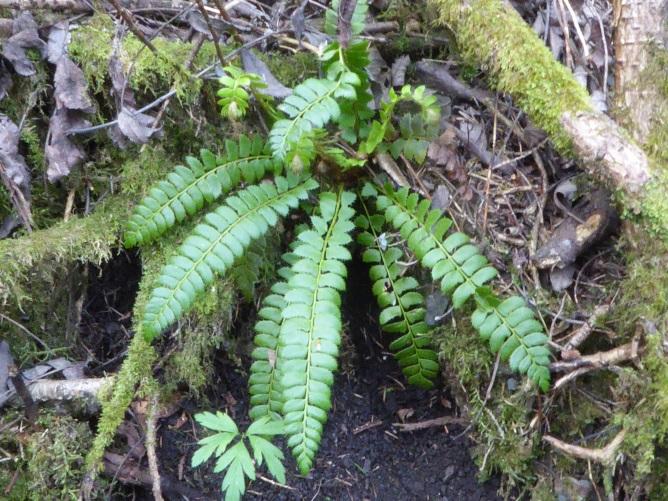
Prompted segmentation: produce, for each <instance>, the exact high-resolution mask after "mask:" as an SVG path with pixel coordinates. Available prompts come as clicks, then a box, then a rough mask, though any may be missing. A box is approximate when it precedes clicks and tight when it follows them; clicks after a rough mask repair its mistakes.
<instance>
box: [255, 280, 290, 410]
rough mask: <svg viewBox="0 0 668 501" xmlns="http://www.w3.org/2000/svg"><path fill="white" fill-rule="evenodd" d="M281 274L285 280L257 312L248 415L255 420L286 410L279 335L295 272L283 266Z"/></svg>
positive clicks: (274, 288) (276, 284)
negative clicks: (278, 353)
mask: <svg viewBox="0 0 668 501" xmlns="http://www.w3.org/2000/svg"><path fill="white" fill-rule="evenodd" d="M278 275H279V276H280V277H282V278H283V280H284V281H280V282H276V283H275V284H274V285H273V286H272V287H271V293H270V294H269V295H267V296H266V297H265V298H264V299H263V300H262V306H261V307H260V311H258V317H259V320H258V321H257V323H256V324H255V337H254V338H253V343H254V344H255V349H254V350H253V353H252V354H251V356H252V358H253V364H252V365H251V369H250V377H249V379H248V392H249V393H250V396H251V398H250V410H249V411H248V415H249V416H250V418H251V419H252V420H253V421H255V420H257V419H260V418H262V417H264V416H270V417H273V416H278V415H280V413H281V410H282V409H283V390H282V388H281V385H280V382H281V377H280V374H279V373H278V371H277V370H276V358H277V352H278V334H279V332H280V330H281V323H282V321H283V320H282V317H281V315H282V312H283V310H284V309H285V307H286V306H287V303H286V302H285V294H286V293H287V291H288V284H287V280H289V279H290V277H291V276H292V271H291V270H290V268H289V267H283V268H281V269H280V270H279V271H278Z"/></svg>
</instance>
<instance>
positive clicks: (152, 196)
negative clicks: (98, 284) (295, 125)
mask: <svg viewBox="0 0 668 501" xmlns="http://www.w3.org/2000/svg"><path fill="white" fill-rule="evenodd" d="M200 156H201V161H200V160H198V159H197V158H194V157H187V158H186V163H187V164H188V167H185V166H183V165H179V166H177V167H176V168H175V169H174V170H173V171H172V172H171V173H170V174H168V175H167V177H166V178H165V179H163V180H161V181H159V182H158V183H156V184H155V185H153V186H152V187H151V188H149V191H148V195H147V196H146V197H144V199H143V200H142V201H141V202H140V203H139V204H138V205H137V206H136V207H135V208H134V211H133V213H132V216H130V219H129V220H128V223H127V225H126V230H125V238H124V240H125V246H126V247H134V246H136V245H143V244H146V243H148V242H151V241H153V240H154V239H155V238H157V237H158V236H160V235H162V234H163V233H164V232H166V231H167V230H168V229H169V228H171V227H172V226H174V224H176V223H177V222H181V221H183V220H184V219H185V218H186V217H187V216H192V215H193V214H195V213H196V212H198V211H199V210H201V209H202V207H203V206H204V204H205V203H210V202H212V201H214V200H215V199H217V198H218V197H220V195H221V194H223V193H226V192H228V191H230V190H231V189H233V188H234V187H235V186H237V185H238V184H239V182H240V181H241V180H242V179H243V180H244V181H246V182H249V183H252V182H255V181H257V180H259V179H261V178H262V177H264V175H265V173H266V172H267V171H272V172H275V173H278V170H279V168H280V166H279V164H277V163H276V162H275V161H274V160H273V159H272V157H271V154H270V153H269V152H268V151H266V148H265V144H264V142H263V141H262V140H261V139H259V138H256V139H252V140H251V139H249V138H248V137H246V136H241V137H240V138H239V141H238V142H234V141H226V142H225V153H224V154H223V155H222V156H221V157H216V156H215V155H214V154H213V153H211V152H210V151H208V150H202V151H201V153H200Z"/></svg>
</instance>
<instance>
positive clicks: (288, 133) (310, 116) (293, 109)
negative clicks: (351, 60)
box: [269, 71, 360, 160]
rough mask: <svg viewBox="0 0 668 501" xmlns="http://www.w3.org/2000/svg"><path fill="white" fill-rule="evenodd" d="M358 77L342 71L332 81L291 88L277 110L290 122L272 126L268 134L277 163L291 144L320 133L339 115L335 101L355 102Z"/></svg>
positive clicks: (285, 120)
mask: <svg viewBox="0 0 668 501" xmlns="http://www.w3.org/2000/svg"><path fill="white" fill-rule="evenodd" d="M359 83H360V81H359V77H358V76H357V74H355V73H353V72H350V71H344V72H343V73H342V74H340V75H339V78H338V79H337V80H335V81H332V80H328V79H317V78H309V79H308V80H306V81H304V82H303V83H301V84H299V85H298V86H297V87H295V88H294V90H293V91H292V94H291V95H290V96H288V97H287V98H285V100H284V101H283V102H282V103H281V104H280V105H279V106H278V109H279V110H281V111H282V112H284V113H285V114H286V115H287V116H288V117H289V119H281V120H278V121H277V122H275V123H274V126H273V127H272V128H271V131H270V132H269V145H270V146H271V151H272V152H273V154H274V156H275V157H276V158H277V159H278V160H284V159H285V157H286V155H287V153H288V150H289V149H290V146H291V144H293V143H296V142H297V141H299V138H300V137H301V136H302V134H305V133H308V132H311V131H312V130H314V129H320V128H322V127H324V126H325V125H326V124H328V123H329V122H331V121H332V120H336V119H337V118H338V117H339V114H340V113H341V109H340V108H339V104H338V102H337V99H338V98H341V99H354V98H355V97H356V95H357V94H356V91H355V86H356V85H358V84H359Z"/></svg>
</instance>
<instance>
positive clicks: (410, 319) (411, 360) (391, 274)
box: [355, 200, 439, 389]
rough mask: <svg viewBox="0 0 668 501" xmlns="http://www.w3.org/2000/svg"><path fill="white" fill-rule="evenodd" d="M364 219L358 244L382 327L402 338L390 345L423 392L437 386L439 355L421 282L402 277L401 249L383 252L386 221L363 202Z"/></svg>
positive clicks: (406, 373) (358, 222)
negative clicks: (366, 268)
mask: <svg viewBox="0 0 668 501" xmlns="http://www.w3.org/2000/svg"><path fill="white" fill-rule="evenodd" d="M362 207H363V209H364V215H360V216H358V217H357V219H356V220H355V224H356V226H357V227H358V228H360V229H361V230H362V231H360V232H359V233H358V235H357V241H358V242H359V243H360V244H362V245H364V246H365V247H366V250H365V251H364V254H363V255H362V259H363V261H364V262H365V263H369V264H370V265H371V267H370V269H369V276H370V277H371V280H372V281H373V285H372V291H373V294H374V296H376V299H377V301H378V306H379V307H380V308H381V312H380V317H379V319H380V325H381V328H382V329H383V330H384V331H385V332H388V333H391V334H396V335H398V336H399V337H398V338H397V339H396V340H395V341H393V342H392V343H391V344H390V351H391V352H392V353H394V356H395V358H396V359H397V361H398V362H399V366H400V367H401V370H402V372H403V373H404V376H406V379H407V380H408V382H409V383H411V384H414V385H416V386H419V387H420V388H424V389H429V388H432V387H433V386H434V384H433V380H434V379H435V378H436V375H437V374H438V371H439V365H438V355H437V354H436V352H435V351H434V350H433V349H432V347H431V336H430V328H429V327H428V326H427V324H426V323H425V321H424V317H425V309H424V298H423V297H422V294H420V293H419V292H417V290H416V288H417V286H418V282H417V280H415V278H413V277H411V276H401V272H402V269H401V267H400V265H399V263H398V261H399V259H400V258H402V257H403V252H402V251H401V250H400V249H399V248H398V247H387V248H385V249H383V248H381V245H379V243H378V242H379V241H380V233H381V231H382V228H383V225H384V223H385V219H384V218H383V216H382V215H380V214H370V212H369V210H368V208H367V206H366V204H365V203H364V201H363V200H362Z"/></svg>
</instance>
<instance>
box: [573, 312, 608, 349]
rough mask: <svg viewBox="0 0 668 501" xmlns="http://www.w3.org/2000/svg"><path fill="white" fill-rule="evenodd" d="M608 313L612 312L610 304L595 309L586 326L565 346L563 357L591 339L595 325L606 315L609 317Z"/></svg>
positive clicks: (578, 330)
mask: <svg viewBox="0 0 668 501" xmlns="http://www.w3.org/2000/svg"><path fill="white" fill-rule="evenodd" d="M608 311H610V305H609V304H602V305H599V306H597V307H596V308H594V311H593V312H592V314H591V316H590V317H589V318H588V319H587V321H586V322H585V323H584V324H582V325H581V326H580V327H578V328H577V329H576V330H575V332H574V333H573V335H572V336H571V339H570V340H569V341H568V342H567V343H566V345H565V346H564V348H563V350H562V357H563V353H564V352H569V351H572V350H574V349H575V348H577V347H578V346H580V345H581V344H582V343H583V342H584V341H585V340H586V339H587V338H588V337H589V335H590V334H591V332H592V330H593V328H594V325H595V324H596V322H598V319H599V318H601V317H602V316H604V315H607V313H608Z"/></svg>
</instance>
